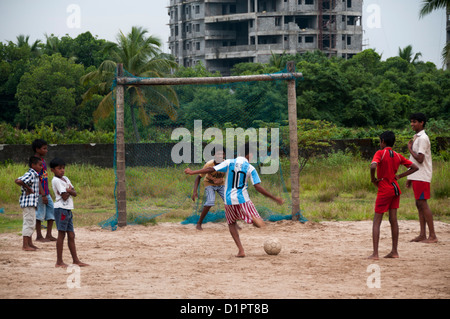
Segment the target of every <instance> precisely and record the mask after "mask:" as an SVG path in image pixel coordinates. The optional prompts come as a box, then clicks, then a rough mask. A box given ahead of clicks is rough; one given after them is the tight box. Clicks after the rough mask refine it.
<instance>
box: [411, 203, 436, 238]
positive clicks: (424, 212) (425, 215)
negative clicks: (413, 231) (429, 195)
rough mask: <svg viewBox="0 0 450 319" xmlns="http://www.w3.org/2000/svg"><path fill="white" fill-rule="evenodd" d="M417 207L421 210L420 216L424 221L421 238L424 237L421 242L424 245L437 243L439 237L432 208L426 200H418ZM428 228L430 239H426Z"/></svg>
mask: <svg viewBox="0 0 450 319" xmlns="http://www.w3.org/2000/svg"><path fill="white" fill-rule="evenodd" d="M416 206H417V209H418V210H419V214H420V215H421V216H422V219H423V224H424V226H423V228H424V230H423V233H422V227H421V234H420V235H419V236H422V237H421V238H422V239H421V240H420V242H422V243H436V242H437V241H438V240H437V237H436V233H435V231H434V221H433V214H432V212H431V209H430V206H428V202H427V200H426V199H419V200H416ZM427 226H428V232H429V234H428V238H427V237H426V227H427Z"/></svg>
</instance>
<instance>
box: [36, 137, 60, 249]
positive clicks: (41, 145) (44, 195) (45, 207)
mask: <svg viewBox="0 0 450 319" xmlns="http://www.w3.org/2000/svg"><path fill="white" fill-rule="evenodd" d="M31 147H32V148H33V151H34V156H36V157H39V158H40V159H41V160H42V171H40V172H38V173H39V180H40V185H39V194H40V195H39V200H38V205H37V210H36V240H37V241H42V242H48V241H56V238H55V237H53V236H52V228H53V221H54V220H55V215H54V212H53V200H52V197H51V196H50V191H49V189H48V172H47V164H46V163H45V160H44V157H45V156H46V155H47V153H48V144H47V142H46V141H44V140H42V139H36V140H34V141H33V143H32V144H31ZM44 220H45V221H47V234H46V236H45V238H44V237H43V236H42V232H41V224H42V222H43V221H44Z"/></svg>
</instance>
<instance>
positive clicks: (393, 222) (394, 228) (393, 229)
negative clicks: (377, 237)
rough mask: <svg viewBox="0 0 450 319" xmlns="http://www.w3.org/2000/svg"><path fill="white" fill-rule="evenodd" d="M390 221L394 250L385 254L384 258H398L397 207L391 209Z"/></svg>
mask: <svg viewBox="0 0 450 319" xmlns="http://www.w3.org/2000/svg"><path fill="white" fill-rule="evenodd" d="M389 223H390V224H391V234H392V251H391V252H390V253H389V254H387V255H386V256H384V258H398V257H399V255H398V251H397V247H398V234H399V231H398V221H397V208H390V209H389Z"/></svg>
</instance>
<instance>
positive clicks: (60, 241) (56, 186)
mask: <svg viewBox="0 0 450 319" xmlns="http://www.w3.org/2000/svg"><path fill="white" fill-rule="evenodd" d="M65 168H66V163H65V162H64V161H63V160H62V159H60V158H54V159H52V161H51V162H50V169H51V170H52V172H53V174H55V176H54V177H53V179H52V188H53V192H54V193H55V203H54V213H55V222H56V227H57V229H58V238H57V240H56V265H55V267H67V264H65V263H64V262H63V259H62V254H63V245H64V239H65V237H66V233H67V240H68V246H69V250H70V254H71V255H72V259H73V263H74V264H76V265H78V266H88V264H85V263H83V262H81V261H80V260H79V259H78V256H77V250H76V247H75V232H74V229H73V215H72V209H73V197H76V196H77V192H76V191H75V189H74V188H73V185H72V183H71V182H70V180H69V178H68V177H67V176H64V173H65Z"/></svg>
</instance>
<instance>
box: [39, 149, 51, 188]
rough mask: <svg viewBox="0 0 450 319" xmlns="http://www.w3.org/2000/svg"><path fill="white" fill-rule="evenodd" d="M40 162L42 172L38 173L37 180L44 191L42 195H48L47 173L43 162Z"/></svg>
mask: <svg viewBox="0 0 450 319" xmlns="http://www.w3.org/2000/svg"><path fill="white" fill-rule="evenodd" d="M41 160H42V171H40V172H39V179H40V181H41V185H42V189H43V190H44V195H46V196H47V195H48V194H50V190H49V189H48V172H47V164H46V163H45V160H44V159H43V158H41Z"/></svg>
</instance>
